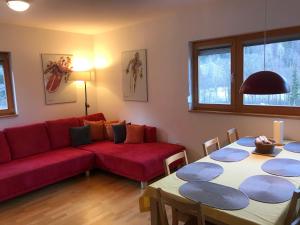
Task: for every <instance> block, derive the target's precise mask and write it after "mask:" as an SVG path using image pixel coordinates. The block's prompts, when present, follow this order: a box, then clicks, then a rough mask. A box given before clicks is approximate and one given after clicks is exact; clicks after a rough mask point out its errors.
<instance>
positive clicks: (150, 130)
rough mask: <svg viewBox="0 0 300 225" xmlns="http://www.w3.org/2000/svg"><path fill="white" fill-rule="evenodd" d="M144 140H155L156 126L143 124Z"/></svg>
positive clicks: (146, 141)
mask: <svg viewBox="0 0 300 225" xmlns="http://www.w3.org/2000/svg"><path fill="white" fill-rule="evenodd" d="M144 142H145V143H151V142H157V134H156V127H149V126H146V125H145V130H144Z"/></svg>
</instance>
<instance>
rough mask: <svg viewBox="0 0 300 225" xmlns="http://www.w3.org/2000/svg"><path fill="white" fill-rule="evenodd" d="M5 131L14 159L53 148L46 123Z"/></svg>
mask: <svg viewBox="0 0 300 225" xmlns="http://www.w3.org/2000/svg"><path fill="white" fill-rule="evenodd" d="M4 133H5V135H6V138H7V142H8V144H9V147H10V150H11V157H12V159H19V158H24V157H26V156H30V155H35V154H38V153H41V152H46V151H49V150H50V149H51V148H50V142H49V138H48V134H47V130H46V126H45V124H44V123H37V124H32V125H28V126H22V127H14V128H7V129H5V130H4Z"/></svg>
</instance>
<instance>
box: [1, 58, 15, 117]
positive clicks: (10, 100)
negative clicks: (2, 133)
mask: <svg viewBox="0 0 300 225" xmlns="http://www.w3.org/2000/svg"><path fill="white" fill-rule="evenodd" d="M0 63H1V64H2V66H3V71H4V80H5V88H6V98H7V106H8V107H7V108H8V109H4V110H0V117H6V116H12V115H16V110H15V101H14V89H13V82H12V72H11V68H10V53H8V52H0Z"/></svg>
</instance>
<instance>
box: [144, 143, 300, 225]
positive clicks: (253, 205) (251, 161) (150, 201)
mask: <svg viewBox="0 0 300 225" xmlns="http://www.w3.org/2000/svg"><path fill="white" fill-rule="evenodd" d="M289 142H291V141H284V144H287V143H289ZM225 147H227V148H237V149H242V150H246V151H248V152H249V156H248V157H247V158H245V159H243V160H241V161H237V162H221V161H216V160H214V159H212V158H211V157H210V155H208V156H206V157H203V158H201V159H199V160H198V161H197V162H209V163H214V164H218V165H220V166H222V167H223V169H224V171H223V173H222V174H221V175H220V176H218V177H216V178H214V179H213V180H211V181H209V182H212V183H215V184H220V185H224V186H227V187H231V188H235V189H239V187H240V185H241V184H242V183H243V182H244V181H245V180H246V179H247V178H249V177H252V176H255V175H270V174H269V173H266V172H264V171H263V170H262V165H263V164H264V163H266V162H267V161H269V160H271V159H280V158H285V159H295V160H300V153H295V152H291V151H287V150H285V149H284V146H283V145H282V146H276V148H280V150H281V151H280V153H279V154H278V155H276V156H275V157H271V156H269V155H261V154H254V153H253V152H254V151H255V146H253V147H247V146H243V145H240V144H238V143H237V142H233V143H231V144H229V145H227V146H225ZM223 148H224V147H223ZM217 151H218V150H217ZM199 172H201V171H199ZM270 176H272V175H270ZM281 178H283V179H286V180H288V181H290V182H291V183H292V184H293V185H294V186H295V189H298V188H299V187H300V177H299V176H298V177H281ZM186 183H187V181H184V180H182V179H179V178H178V177H177V176H176V172H174V173H171V174H170V175H168V176H165V177H164V178H162V179H159V180H157V181H156V182H154V183H152V184H150V185H149V186H147V188H146V189H145V190H144V192H143V194H142V196H141V197H140V199H139V206H140V211H141V212H146V211H150V213H151V225H160V224H161V223H160V215H159V210H158V206H159V205H158V204H159V203H158V202H159V201H158V200H159V199H158V197H157V190H158V188H160V189H162V190H164V191H166V192H168V193H171V194H173V195H176V196H178V197H180V198H183V200H184V199H185V200H187V199H186V198H185V197H183V196H182V195H181V194H180V192H179V189H180V187H181V186H182V185H184V184H186ZM187 201H189V200H187ZM289 203H290V200H288V201H285V202H282V203H276V204H274V203H264V202H260V201H255V200H252V199H250V200H249V204H248V206H247V207H245V208H243V209H239V210H222V209H218V208H214V207H210V206H207V205H203V212H202V213H203V215H204V216H205V218H206V219H207V220H211V221H214V220H215V219H214V218H217V221H218V222H220V223H221V224H230V225H254V224H261V225H283V224H285V219H286V215H287V212H288V209H289Z"/></svg>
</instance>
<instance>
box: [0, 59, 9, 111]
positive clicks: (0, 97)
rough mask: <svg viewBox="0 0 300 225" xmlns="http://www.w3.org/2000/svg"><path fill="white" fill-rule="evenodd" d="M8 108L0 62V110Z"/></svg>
mask: <svg viewBox="0 0 300 225" xmlns="http://www.w3.org/2000/svg"><path fill="white" fill-rule="evenodd" d="M6 109H8V105H7V96H6V88H5V80H4V70H3V66H2V65H1V64H0V110H6Z"/></svg>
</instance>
